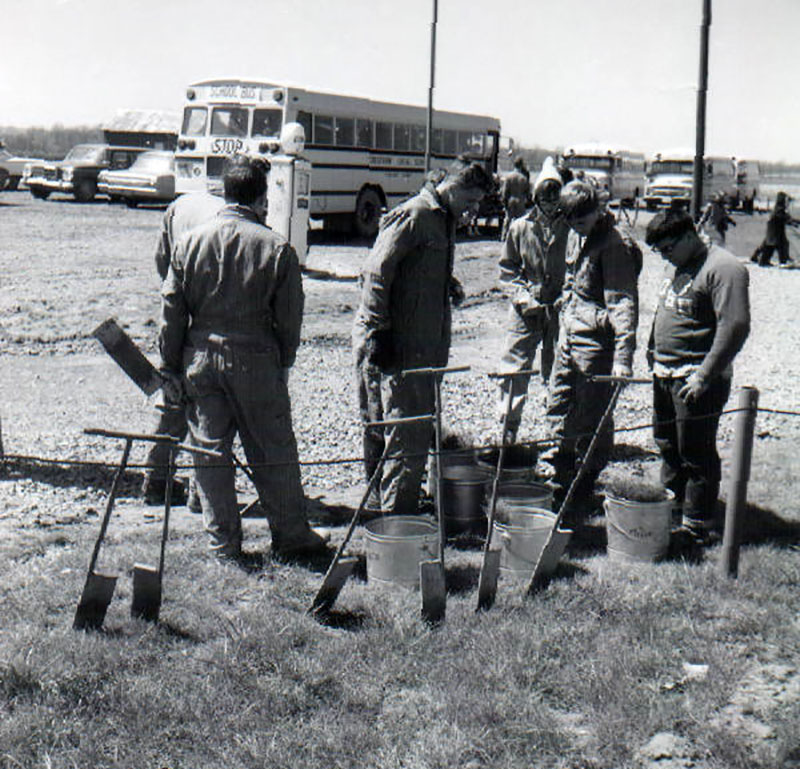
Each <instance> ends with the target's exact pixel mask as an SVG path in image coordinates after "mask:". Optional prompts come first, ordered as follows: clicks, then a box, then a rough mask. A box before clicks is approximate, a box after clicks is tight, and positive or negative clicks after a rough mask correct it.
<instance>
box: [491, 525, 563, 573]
mask: <svg viewBox="0 0 800 769" xmlns="http://www.w3.org/2000/svg"><path fill="white" fill-rule="evenodd" d="M555 520H556V516H555V513H553V512H551V511H550V510H534V511H531V512H527V513H525V512H519V513H517V514H516V516H515V519H514V521H515V522H514V523H513V524H508V523H500V522H499V521H495V524H494V531H495V536H497V537H498V538H499V540H500V542H501V543H502V547H501V550H500V572H501V573H502V574H505V575H507V576H512V577H515V578H519V579H530V578H531V576H532V575H533V570H534V569H535V568H536V562H537V561H538V560H539V556H540V555H541V552H542V549H543V548H544V546H545V543H546V542H547V538H548V536H549V535H550V531H551V530H552V528H553V524H554V523H555ZM571 535H572V531H571V530H570V529H558V530H556V531H555V532H554V534H553V541H552V546H551V547H550V548H548V552H547V556H546V560H545V561H544V562H543V563H542V564H541V567H540V569H539V573H540V574H541V575H547V574H552V573H553V572H554V571H555V569H556V566H558V562H559V560H560V559H561V556H562V555H563V554H564V550H565V549H566V547H567V544H568V543H569V538H570V536H571Z"/></svg>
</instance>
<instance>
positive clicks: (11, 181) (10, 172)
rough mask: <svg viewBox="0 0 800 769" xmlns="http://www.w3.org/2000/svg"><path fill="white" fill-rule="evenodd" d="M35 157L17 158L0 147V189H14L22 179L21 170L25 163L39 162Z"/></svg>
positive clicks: (23, 168)
mask: <svg viewBox="0 0 800 769" xmlns="http://www.w3.org/2000/svg"><path fill="white" fill-rule="evenodd" d="M41 162H43V161H41V160H36V159H35V158H18V157H16V156H15V155H12V154H11V153H10V152H9V151H8V150H6V149H5V148H4V147H0V190H15V189H17V187H19V183H20V182H21V181H22V172H23V171H24V170H25V165H26V164H27V163H41Z"/></svg>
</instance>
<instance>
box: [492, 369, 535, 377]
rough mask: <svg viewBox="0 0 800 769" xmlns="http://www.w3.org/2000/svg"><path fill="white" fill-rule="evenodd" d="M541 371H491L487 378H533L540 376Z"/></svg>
mask: <svg viewBox="0 0 800 769" xmlns="http://www.w3.org/2000/svg"><path fill="white" fill-rule="evenodd" d="M538 373H539V371H538V370H537V369H533V368H524V369H522V370H521V371H489V372H488V373H487V374H486V376H488V377H489V379H513V378H514V377H518V376H533V375H534V374H538Z"/></svg>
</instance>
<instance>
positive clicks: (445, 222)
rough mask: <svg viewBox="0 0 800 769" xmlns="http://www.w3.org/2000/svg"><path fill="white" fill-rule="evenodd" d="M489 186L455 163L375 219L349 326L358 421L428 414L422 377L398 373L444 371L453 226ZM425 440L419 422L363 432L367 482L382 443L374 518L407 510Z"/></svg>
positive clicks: (428, 392)
mask: <svg viewBox="0 0 800 769" xmlns="http://www.w3.org/2000/svg"><path fill="white" fill-rule="evenodd" d="M493 187H494V181H493V179H492V176H491V175H490V174H489V173H488V172H487V171H486V170H485V169H484V168H483V166H481V165H479V164H477V163H473V164H471V165H467V164H464V163H459V164H458V165H457V166H456V167H455V168H453V169H451V171H450V172H449V173H448V175H447V176H446V177H445V178H444V179H443V180H442V181H440V182H439V183H438V184H436V185H435V186H434V185H433V184H432V183H430V182H429V183H428V184H426V185H425V187H423V189H422V190H421V191H420V192H419V193H418V194H417V195H415V196H414V197H413V198H411V199H410V200H408V201H406V202H405V203H401V204H400V205H399V206H397V207H396V208H394V209H393V210H391V211H389V213H387V214H386V215H385V216H384V217H383V220H382V221H381V226H380V231H379V232H378V237H377V239H376V241H375V245H374V246H373V248H372V252H371V254H370V256H369V259H368V261H367V264H366V266H365V267H364V270H363V273H362V276H361V278H362V288H361V303H360V306H359V308H358V311H357V312H356V318H355V323H354V326H353V350H354V355H355V362H356V372H357V377H358V387H359V405H360V409H361V414H362V418H363V419H364V421H365V422H371V421H377V420H380V419H394V418H400V417H409V416H419V415H422V414H430V413H432V411H433V407H434V391H433V384H432V382H431V380H430V377H425V376H410V377H403V376H402V374H401V372H402V371H404V370H406V369H413V368H422V367H440V366H445V365H446V364H447V358H448V355H449V352H450V301H451V293H452V290H453V286H454V284H453V256H454V247H455V228H456V224H457V223H458V221H459V219H460V218H461V216H462V214H463V213H464V212H465V211H467V210H469V209H470V208H471V207H474V206H477V205H478V203H479V202H480V200H481V198H482V197H483V196H484V195H485V194H487V193H489V192H491V191H492V190H493ZM431 436H432V426H431V424H429V423H425V422H417V423H413V424H402V425H394V426H392V427H390V428H388V429H387V430H386V431H383V430H365V433H364V458H365V469H366V471H367V474H368V475H371V474H372V473H373V472H374V470H375V467H376V465H377V462H378V459H379V457H380V455H381V453H382V451H383V447H384V446H385V444H386V443H388V444H389V449H388V455H387V461H386V464H385V465H384V468H383V472H382V478H381V486H380V506H381V508H382V510H383V512H384V513H388V512H395V513H406V514H413V513H415V512H416V511H417V507H418V503H419V493H420V484H421V480H422V474H423V470H424V467H425V461H426V457H427V452H428V447H429V445H430V442H431Z"/></svg>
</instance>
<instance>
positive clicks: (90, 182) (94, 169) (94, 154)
mask: <svg viewBox="0 0 800 769" xmlns="http://www.w3.org/2000/svg"><path fill="white" fill-rule="evenodd" d="M140 152H142V149H141V148H138V147H111V146H109V145H107V144H77V145H75V146H74V147H73V148H72V149H71V150H70V151H69V152H68V153H67V156H66V157H65V158H64V159H63V160H59V161H56V162H53V163H50V162H42V161H38V162H35V163H30V164H28V165H27V166H26V167H25V172H24V178H23V181H24V183H25V184H26V185H27V187H28V189H29V190H30V191H31V195H33V197H35V198H40V199H42V200H44V199H45V198H47V197H48V196H49V195H50V193H51V192H63V193H66V194H67V195H72V196H73V197H74V198H75V200H77V201H78V202H79V203H89V202H91V201H92V200H94V198H95V196H96V195H97V177H98V175H99V173H100V172H101V171H103V170H105V169H106V168H114V169H117V168H128V167H129V166H130V165H131V163H133V161H134V160H135V159H136V156H137V155H138V154H139V153H140Z"/></svg>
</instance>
